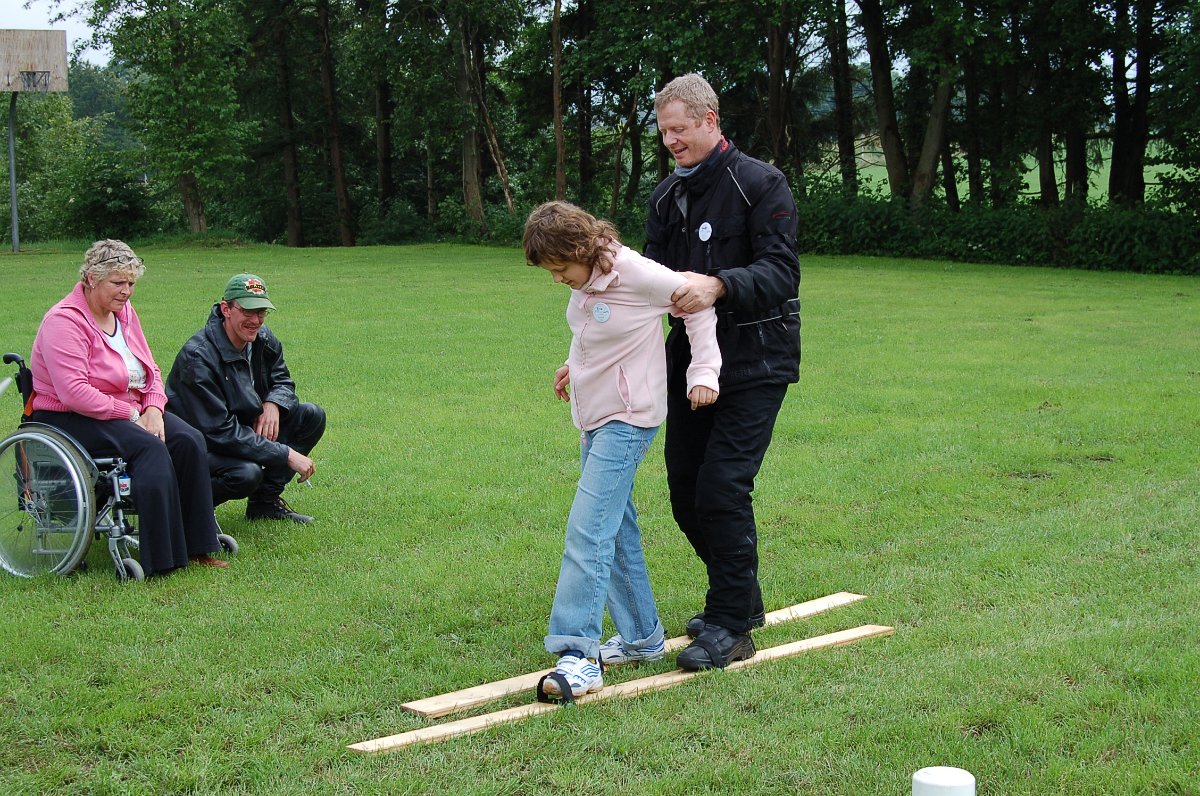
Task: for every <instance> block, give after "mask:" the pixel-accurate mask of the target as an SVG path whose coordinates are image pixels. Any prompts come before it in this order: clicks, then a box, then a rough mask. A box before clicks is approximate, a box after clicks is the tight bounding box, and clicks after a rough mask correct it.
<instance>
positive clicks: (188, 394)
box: [167, 304, 299, 466]
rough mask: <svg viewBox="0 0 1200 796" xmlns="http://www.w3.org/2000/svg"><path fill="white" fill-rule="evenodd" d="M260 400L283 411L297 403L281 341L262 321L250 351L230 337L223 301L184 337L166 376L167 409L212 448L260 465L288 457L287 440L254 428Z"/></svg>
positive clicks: (280, 462)
mask: <svg viewBox="0 0 1200 796" xmlns="http://www.w3.org/2000/svg"><path fill="white" fill-rule="evenodd" d="M264 401H271V402H272V403H274V404H277V405H278V406H279V409H280V412H281V413H286V412H288V411H290V410H292V409H294V408H295V407H296V405H297V404H298V403H299V400H298V399H297V398H296V384H295V382H293V381H292V374H291V373H289V372H288V367H287V363H285V362H284V361H283V344H282V343H280V342H279V338H278V337H276V336H275V335H274V334H272V332H271V330H270V329H268V328H267V327H266V326H265V325H264V326H262V327H261V328H260V329H259V332H258V337H257V339H255V341H254V342H253V343H252V344H251V345H250V357H249V358H247V357H246V355H245V352H244V351H238V350H237V349H236V348H234V347H233V344H232V343H231V342H229V336H228V335H226V334H225V329H224V327H223V326H222V317H221V305H220V304H214V305H213V309H212V314H210V315H209V317H208V323H207V324H205V326H204V328H203V329H201V330H200V331H198V332H196V333H195V334H194V335H192V336H191V338H190V339H189V340H188V341H187V342H186V343H184V345H183V348H181V349H180V350H179V354H178V355H176V357H175V364H174V365H172V366H171V373H170V375H169V376H167V409H168V410H169V411H171V412H174V413H175V414H177V415H179V416H180V417H182V418H183V419H184V420H186V421H187V422H188V423H190V424H191V425H192V426H194V427H195V428H197V429H199V431H200V433H202V434H203V435H204V437H205V441H206V442H207V443H208V450H209V452H210V453H217V454H221V455H223V456H232V457H234V458H237V459H247V460H249V461H253V462H257V463H258V464H261V465H264V466H266V465H271V464H276V465H277V464H282V463H286V462H287V456H288V446H287V445H284V444H283V443H281V442H272V441H271V440H269V439H267V438H266V437H262V436H259V435H258V434H256V433H254V421H256V420H257V419H258V416H259V415H260V414H262V405H263V402H264Z"/></svg>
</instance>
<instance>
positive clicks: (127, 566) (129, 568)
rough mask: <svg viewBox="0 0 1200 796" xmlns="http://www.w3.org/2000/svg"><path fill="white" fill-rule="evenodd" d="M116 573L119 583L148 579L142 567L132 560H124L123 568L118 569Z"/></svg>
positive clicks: (122, 561)
mask: <svg viewBox="0 0 1200 796" xmlns="http://www.w3.org/2000/svg"><path fill="white" fill-rule="evenodd" d="M116 573H117V580H119V581H127V580H145V579H146V573H145V571H144V570H143V569H142V565H141V564H139V563H138V562H137V561H135V560H134V559H132V558H122V559H121V566H120V567H118V568H117V570H116Z"/></svg>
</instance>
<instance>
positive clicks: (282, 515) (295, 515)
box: [246, 497, 313, 525]
mask: <svg viewBox="0 0 1200 796" xmlns="http://www.w3.org/2000/svg"><path fill="white" fill-rule="evenodd" d="M246 519H248V520H291V521H292V522H298V523H301V524H303V525H307V524H308V523H310V522H312V521H313V518H312V517H310V516H308V515H307V514H301V513H300V512H298V511H292V507H291V506H289V505H288V504H287V503H286V502H284V499H283V498H281V497H275V498H272V499H271V500H269V501H266V502H259V501H248V502H247V503H246Z"/></svg>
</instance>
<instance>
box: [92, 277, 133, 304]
mask: <svg viewBox="0 0 1200 796" xmlns="http://www.w3.org/2000/svg"><path fill="white" fill-rule="evenodd" d="M136 283H137V277H136V276H134V275H133V274H132V273H130V272H128V271H110V272H109V274H108V276H106V277H104V278H103V279H94V280H91V281H90V285H91V290H90V291H89V292H88V304H89V305H90V306H91V308H92V309H93V310H96V311H98V312H100V313H106V312H120V311H121V310H122V309H123V308H124V307H125V304H126V303H127V302H128V301H129V298H130V297H131V296H132V295H133V286H134V285H135V284H136Z"/></svg>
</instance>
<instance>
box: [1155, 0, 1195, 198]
mask: <svg viewBox="0 0 1200 796" xmlns="http://www.w3.org/2000/svg"><path fill="white" fill-rule="evenodd" d="M1163 74H1164V82H1163V90H1162V92H1161V93H1160V95H1159V96H1158V97H1156V98H1155V100H1154V102H1153V104H1152V110H1153V111H1154V113H1153V116H1154V118H1156V119H1157V120H1158V124H1157V125H1156V129H1155V132H1156V133H1157V135H1159V136H1160V138H1161V141H1162V145H1163V148H1162V152H1161V153H1160V154H1159V155H1158V156H1157V157H1155V158H1154V159H1153V161H1152V162H1153V163H1155V164H1169V165H1171V166H1174V169H1172V170H1170V171H1169V172H1168V173H1167V174H1166V175H1164V176H1163V178H1162V180H1163V191H1164V199H1165V200H1166V202H1167V203H1168V204H1169V205H1171V206H1174V207H1177V208H1178V209H1180V210H1181V211H1182V212H1185V213H1188V214H1189V215H1190V216H1191V217H1192V219H1193V221H1194V222H1200V8H1197V7H1195V6H1193V7H1192V8H1191V9H1189V10H1188V11H1187V13H1186V14H1183V15H1181V16H1180V18H1179V19H1178V20H1177V21H1176V22H1175V23H1174V24H1173V25H1171V26H1169V27H1168V28H1166V29H1165V30H1164V43H1163ZM1168 120H1169V122H1168Z"/></svg>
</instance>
